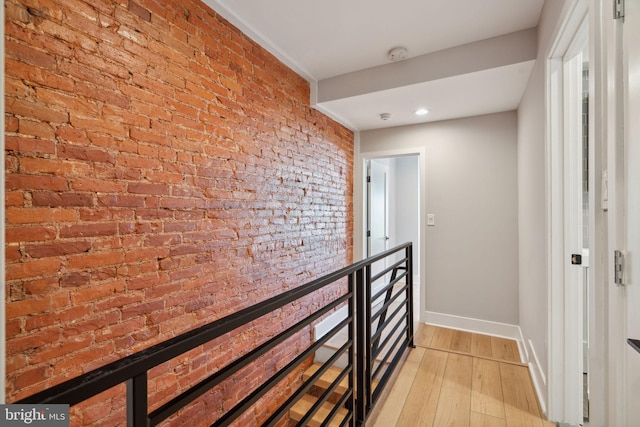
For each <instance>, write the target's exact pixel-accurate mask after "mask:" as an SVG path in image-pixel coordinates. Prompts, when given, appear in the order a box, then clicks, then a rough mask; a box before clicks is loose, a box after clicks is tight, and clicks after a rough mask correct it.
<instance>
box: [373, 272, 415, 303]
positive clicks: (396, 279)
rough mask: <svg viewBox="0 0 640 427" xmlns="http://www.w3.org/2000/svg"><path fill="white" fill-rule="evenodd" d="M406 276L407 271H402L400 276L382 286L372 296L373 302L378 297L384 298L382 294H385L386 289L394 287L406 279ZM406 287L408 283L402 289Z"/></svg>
mask: <svg viewBox="0 0 640 427" xmlns="http://www.w3.org/2000/svg"><path fill="white" fill-rule="evenodd" d="M406 276H407V273H406V272H404V273H401V274H400V275H399V276H398V277H396V278H395V279H393V280H392V281H390V282H389V283H387V284H386V285H384V287H382V288H380V289H379V290H378V292H377V293H376V294H375V295H373V296H372V297H371V302H375V301H377V300H378V299H380V298H382V296H383V295H384V294H385V292H386V291H388V290H389V289H390V288H393V287H394V286H395V284H396V283H398V282H399V281H401V280H402V279H404V278H405V277H406ZM405 288H406V285H405V286H403V287H402V289H405Z"/></svg>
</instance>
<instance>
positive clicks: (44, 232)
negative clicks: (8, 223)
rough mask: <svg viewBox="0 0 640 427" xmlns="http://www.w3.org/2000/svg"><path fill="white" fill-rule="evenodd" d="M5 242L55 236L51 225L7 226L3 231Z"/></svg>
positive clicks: (48, 238)
mask: <svg viewBox="0 0 640 427" xmlns="http://www.w3.org/2000/svg"><path fill="white" fill-rule="evenodd" d="M5 237H6V240H7V243H16V242H39V241H48V240H53V239H55V238H56V230H55V228H53V227H19V228H15V227H8V228H7V229H6V232H5Z"/></svg>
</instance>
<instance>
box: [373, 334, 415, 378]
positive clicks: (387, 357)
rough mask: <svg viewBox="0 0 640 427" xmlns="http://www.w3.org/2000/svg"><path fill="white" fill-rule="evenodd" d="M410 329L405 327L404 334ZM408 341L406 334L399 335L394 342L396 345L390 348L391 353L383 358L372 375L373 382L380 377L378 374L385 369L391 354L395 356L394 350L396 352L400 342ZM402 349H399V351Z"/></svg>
mask: <svg viewBox="0 0 640 427" xmlns="http://www.w3.org/2000/svg"><path fill="white" fill-rule="evenodd" d="M407 329H408V326H405V327H404V328H403V329H402V332H406V331H407ZM403 338H404V339H406V333H402V334H400V335H398V338H396V340H395V341H394V343H393V344H392V345H391V347H390V348H389V351H388V352H387V353H386V354H385V355H384V357H383V358H382V360H381V361H380V362H379V365H378V367H377V368H376V369H375V370H374V371H373V373H372V374H371V380H373V379H374V378H377V377H378V374H379V373H380V370H381V369H382V368H383V367H384V365H385V363H387V360H388V359H389V356H390V355H391V354H393V352H394V350H396V347H397V345H398V343H399V342H400V340H402V339H403ZM402 348H404V347H400V349H402ZM400 349H397V350H398V351H399V350H400Z"/></svg>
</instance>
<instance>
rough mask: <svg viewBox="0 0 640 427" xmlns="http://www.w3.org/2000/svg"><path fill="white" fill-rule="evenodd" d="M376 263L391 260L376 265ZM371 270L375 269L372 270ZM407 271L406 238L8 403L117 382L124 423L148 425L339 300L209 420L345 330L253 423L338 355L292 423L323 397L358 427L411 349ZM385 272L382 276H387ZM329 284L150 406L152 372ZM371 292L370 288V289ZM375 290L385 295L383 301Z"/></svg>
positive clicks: (230, 414) (74, 400)
mask: <svg viewBox="0 0 640 427" xmlns="http://www.w3.org/2000/svg"><path fill="white" fill-rule="evenodd" d="M398 257H399V258H400V259H397V258H398ZM380 263H385V264H388V263H392V265H391V266H389V267H384V268H382V267H376V266H377V265H379V264H380ZM374 268H378V269H379V270H381V271H380V272H378V273H376V274H375V275H373V276H372V271H373V269H374ZM412 271H413V269H412V245H411V243H406V244H403V245H400V246H397V247H395V248H393V249H390V250H388V251H385V252H383V253H381V254H379V255H375V256H373V257H370V258H367V259H365V260H363V261H360V262H357V263H355V264H352V265H350V266H348V267H345V268H343V269H340V270H338V271H335V272H333V273H330V274H328V275H326V276H324V277H321V278H319V279H317V280H314V281H312V282H309V283H307V284H305V285H303V286H300V287H298V288H296V289H293V290H290V291H287V292H285V293H282V294H280V295H278V296H275V297H273V298H270V299H268V300H266V301H263V302H260V303H257V304H255V305H253V306H251V307H248V308H246V309H243V310H241V311H239V312H237V313H234V314H232V315H229V316H227V317H224V318H222V319H219V320H216V321H214V322H212V323H210V324H207V325H204V326H201V327H199V328H197V329H194V330H192V331H189V332H186V333H184V334H182V335H180V336H177V337H175V338H172V339H170V340H168V341H165V342H162V343H160V344H157V345H154V346H152V347H150V348H148V349H146V350H143V351H140V352H138V353H135V354H132V355H130V356H127V357H124V358H122V359H120V360H118V361H116V362H113V363H110V364H108V365H106V366H103V367H101V368H98V369H95V370H93V371H91V372H88V373H85V374H83V375H81V376H79V377H76V378H74V379H71V380H68V381H66V382H64V383H61V384H59V385H56V386H53V387H51V388H49V389H47V390H44V391H42V392H39V393H37V394H34V395H32V396H29V397H27V398H24V399H22V400H20V401H18V402H14V403H19V404H47V403H52V404H53V403H61V404H69V405H71V406H73V405H76V404H78V403H81V402H83V401H85V400H87V399H89V398H91V397H94V396H96V395H98V394H100V393H102V392H104V391H106V390H109V389H110V388H112V387H115V386H117V385H120V384H122V383H126V394H127V397H126V405H127V408H126V411H127V425H128V426H129V427H141V426H145V427H146V426H156V425H158V424H159V423H161V422H162V421H164V420H166V419H168V418H169V417H171V416H172V415H174V414H175V413H176V412H178V411H179V410H180V409H182V408H184V407H186V406H187V405H189V403H191V402H193V401H194V400H195V399H197V398H198V397H200V396H202V395H204V394H205V393H207V392H209V391H211V390H212V389H214V388H215V387H216V386H218V385H220V384H221V383H223V382H224V381H225V380H227V379H229V378H231V377H233V375H235V374H237V373H238V372H239V371H240V370H241V369H243V368H245V367H247V366H249V365H250V364H251V363H252V362H254V361H256V359H258V358H259V357H261V356H264V355H265V354H267V353H268V352H269V351H271V350H273V349H274V348H276V347H277V346H278V345H280V344H282V343H284V342H285V341H286V340H287V339H289V338H291V337H294V336H296V335H297V334H300V333H302V332H304V331H305V330H308V328H309V327H310V326H311V325H313V324H315V323H317V321H318V320H319V319H321V318H323V317H324V316H325V315H327V314H329V313H330V312H332V311H335V310H336V309H338V308H340V307H342V306H346V307H347V315H346V316H345V317H344V319H341V320H340V321H338V324H337V325H335V326H334V327H332V328H331V329H330V331H328V332H327V333H326V334H325V335H324V336H322V337H321V338H319V339H317V340H316V341H314V342H312V343H311V344H310V345H309V346H308V347H307V348H304V349H302V350H300V351H299V353H298V354H297V355H296V356H295V357H293V359H292V360H291V361H289V362H288V363H287V364H286V366H284V367H283V368H282V369H280V370H278V372H277V373H275V374H274V375H272V376H271V377H270V378H268V379H267V380H266V381H264V382H263V383H262V384H261V385H260V386H258V387H257V388H255V389H254V390H251V391H247V395H246V396H245V397H243V398H241V400H240V401H239V402H237V403H236V404H235V406H233V407H232V408H230V409H229V410H228V411H226V412H225V413H224V414H223V415H222V416H221V417H220V418H219V419H217V420H216V421H215V422H214V423H213V424H212V425H215V426H226V425H229V424H230V423H231V422H233V421H234V420H236V419H238V418H239V417H240V416H241V415H242V414H243V413H245V412H246V411H247V410H248V409H250V408H251V407H252V406H253V405H254V404H255V403H256V402H257V401H258V400H259V399H260V398H262V397H263V396H264V395H265V394H266V393H268V392H269V391H271V390H272V389H274V387H275V386H276V385H278V383H279V382H281V381H282V380H284V379H285V378H287V377H288V376H290V375H293V374H294V373H295V372H294V371H296V370H300V369H301V367H302V366H306V365H309V364H310V361H311V359H312V358H313V356H314V354H315V353H316V352H317V351H318V349H320V348H321V347H322V346H324V345H325V344H326V343H327V342H328V341H329V340H330V339H332V338H335V337H339V336H340V335H339V332H340V331H343V330H344V329H345V328H346V329H347V331H348V333H347V334H346V338H345V339H344V340H343V342H342V343H341V345H340V346H339V347H338V348H336V349H335V351H334V352H333V354H332V355H331V356H330V357H328V359H327V360H326V361H325V362H324V363H322V364H321V366H320V367H319V368H318V370H317V371H316V372H315V373H314V374H313V375H311V376H310V377H309V378H308V379H306V380H304V379H303V380H300V381H298V383H299V387H298V388H297V389H296V390H294V391H293V392H292V393H291V394H290V396H288V398H287V399H286V401H284V403H282V404H281V405H280V406H279V407H278V408H277V409H275V410H274V411H272V413H270V414H269V416H268V419H266V420H265V421H261V422H258V421H256V424H261V425H264V426H272V425H275V424H276V423H278V422H279V420H281V419H282V418H283V417H285V416H287V413H288V412H289V411H290V410H291V409H292V408H293V407H294V405H296V403H297V402H298V401H299V400H300V399H301V397H302V396H303V395H305V394H306V393H308V392H309V391H310V390H311V389H312V388H314V385H315V384H316V382H317V380H318V378H320V376H321V375H322V374H323V373H324V372H326V371H327V370H328V369H330V368H331V367H332V366H334V365H335V364H336V362H337V360H338V359H339V358H340V357H342V356H344V355H346V359H347V362H346V364H345V366H343V367H342V368H341V370H340V373H339V375H338V376H337V377H336V379H335V380H334V381H333V382H332V383H331V384H330V385H329V386H328V387H327V389H326V391H324V392H321V393H317V392H316V394H320V396H317V399H316V400H315V403H313V404H312V405H311V407H310V408H307V410H306V413H305V414H304V415H303V416H302V418H301V419H300V420H298V421H297V424H298V425H306V424H307V423H308V421H309V420H310V419H311V418H312V417H314V414H316V413H317V412H318V411H319V409H320V408H321V407H322V406H323V405H326V404H327V402H331V404H332V405H333V406H332V409H330V410H329V412H328V414H327V415H326V417H325V419H324V421H323V422H322V425H329V422H331V421H332V420H333V422H336V420H337V421H338V422H339V425H341V426H347V425H349V426H361V425H363V424H364V422H365V421H366V419H367V417H368V416H369V414H370V411H371V409H372V408H373V405H375V403H376V402H377V400H378V399H379V397H380V393H381V392H382V389H383V388H384V387H385V385H386V384H387V382H388V381H389V379H390V377H391V375H392V373H393V370H394V369H395V368H396V367H397V365H398V364H399V362H400V360H401V358H402V355H403V354H404V352H405V350H406V349H407V348H408V347H413V292H412V287H413V283H412ZM398 273H400V274H398ZM389 274H391V279H390V280H389V282H388V283H386V277H388V276H389ZM402 279H405V280H404V281H403V280H402ZM338 282H340V283H344V285H345V288H346V289H345V290H344V292H343V293H342V294H341V296H339V297H337V298H336V299H335V300H333V301H332V302H330V303H327V304H326V305H325V306H323V307H321V308H320V309H318V310H317V311H315V312H313V313H311V314H309V315H308V316H306V317H305V318H304V319H301V320H299V321H298V322H297V323H295V324H293V325H291V326H289V327H288V328H286V329H285V330H283V331H282V332H280V333H278V334H277V335H275V336H273V337H270V338H269V339H267V340H266V341H265V342H263V343H262V344H259V345H257V346H256V347H255V348H253V349H251V350H250V351H249V352H247V353H246V354H244V355H242V356H241V357H238V358H236V359H235V360H232V361H230V362H229V363H228V364H227V365H225V366H223V367H221V368H220V369H218V371H216V372H215V373H213V374H211V375H210V376H209V377H207V378H205V379H203V380H201V381H200V382H199V383H197V384H195V385H193V386H191V387H190V388H189V389H187V390H186V391H184V392H182V393H181V394H179V395H178V396H176V397H174V398H173V399H171V400H170V401H168V402H166V403H164V404H162V405H161V406H159V407H158V408H156V409H154V410H152V411H151V412H149V401H148V390H147V389H148V373H149V371H150V370H151V369H153V368H155V367H157V366H159V365H161V364H163V363H165V362H168V361H170V360H172V359H174V358H177V357H179V356H181V355H183V354H185V353H187V352H188V351H191V350H193V349H195V348H197V347H199V346H202V345H204V344H206V343H209V342H211V341H213V340H215V339H217V338H220V337H223V336H224V335H226V334H229V333H231V332H232V331H234V330H236V329H238V328H241V327H243V326H245V325H248V324H250V323H251V322H253V321H255V320H257V319H259V318H260V317H262V316H265V315H268V314H270V313H273V312H274V311H276V310H280V309H283V308H284V307H286V306H287V305H289V304H292V303H294V302H296V301H299V300H300V299H301V298H304V297H307V296H310V295H311V294H313V293H314V292H317V291H319V290H321V289H323V288H325V287H326V286H329V285H333V284H337V283H338ZM372 289H376V291H375V293H373V291H372ZM372 293H373V294H372ZM382 295H384V296H385V298H384V300H383V301H382ZM389 312H391V313H390V314H389ZM374 323H376V327H375V331H373V324H374ZM362 332H364V333H362ZM345 379H347V384H348V385H347V387H344V390H345V391H343V392H342V393H341V394H339V396H337V397H336V391H337V390H338V386H339V385H340V383H341V382H344V380H345Z"/></svg>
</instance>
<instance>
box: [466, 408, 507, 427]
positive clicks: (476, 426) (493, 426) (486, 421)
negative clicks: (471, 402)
mask: <svg viewBox="0 0 640 427" xmlns="http://www.w3.org/2000/svg"><path fill="white" fill-rule="evenodd" d="M471 427H507V421H506V420H505V419H504V418H496V417H492V416H491V415H486V414H480V413H478V412H474V411H471Z"/></svg>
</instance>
